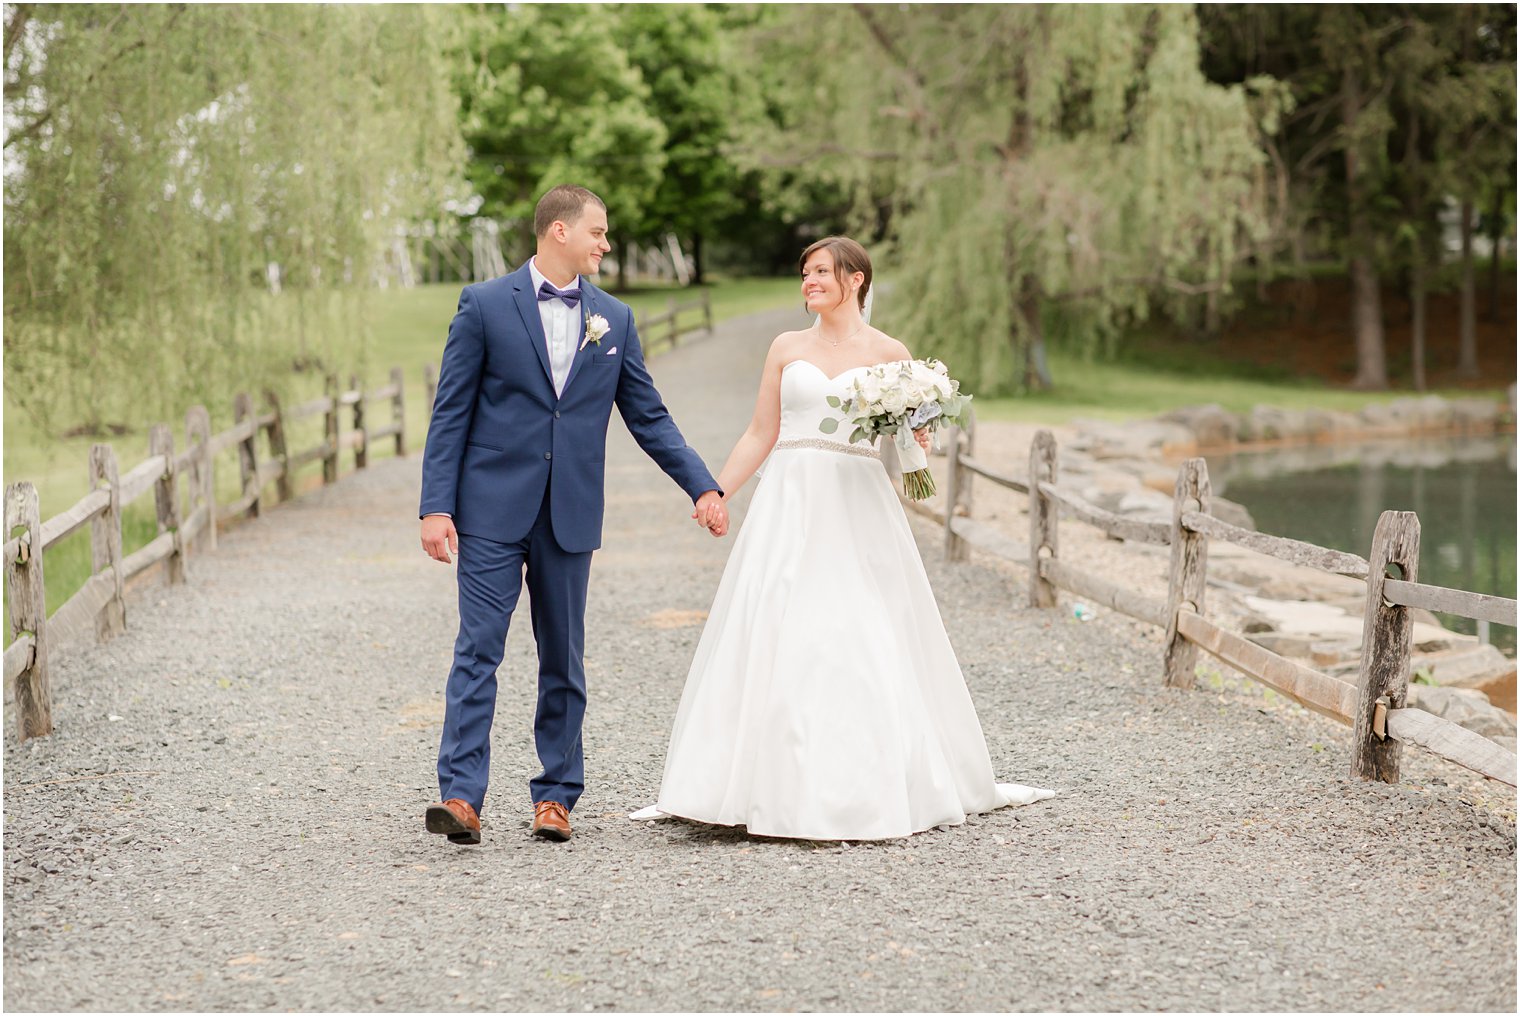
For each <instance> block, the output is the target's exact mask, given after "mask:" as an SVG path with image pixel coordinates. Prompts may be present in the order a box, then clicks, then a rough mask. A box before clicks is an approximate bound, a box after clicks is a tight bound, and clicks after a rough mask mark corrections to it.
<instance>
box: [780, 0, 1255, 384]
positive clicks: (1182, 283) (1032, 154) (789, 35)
mask: <svg viewBox="0 0 1520 1016" xmlns="http://www.w3.org/2000/svg"><path fill="white" fill-rule="evenodd" d="M790 17H791V21H790V22H789V23H783V24H782V25H781V27H780V30H779V31H776V32H772V33H771V34H769V35H767V36H765V37H763V38H761V39H759V40H757V43H756V49H757V50H758V51H760V52H761V54H762V57H763V58H765V59H777V58H778V57H779V56H781V55H782V54H790V56H791V59H790V60H789V62H788V63H787V64H786V66H787V67H788V69H789V74H788V77H787V80H788V81H789V82H790V83H791V88H790V92H789V94H788V97H787V103H788V105H789V107H790V109H789V112H788V121H789V122H788V123H787V124H786V130H785V132H784V133H782V134H778V135H777V136H775V137H773V138H772V139H771V141H770V142H769V144H770V145H771V146H773V147H774V148H775V149H776V150H784V151H793V152H796V153H798V155H799V156H800V157H801V160H803V164H804V165H806V166H807V167H808V169H809V170H810V171H812V172H814V173H816V174H818V175H820V176H823V177H825V178H833V179H837V180H838V181H840V182H841V183H842V184H843V185H845V186H847V187H848V188H849V190H850V193H851V194H852V197H853V205H854V208H855V212H856V223H857V226H859V227H861V228H862V229H864V230H866V231H867V232H869V231H870V230H871V228H872V227H878V226H879V227H884V232H885V238H886V239H887V240H888V253H889V255H890V258H891V260H892V262H893V263H894V264H895V265H896V267H897V274H898V276H899V278H900V287H899V290H898V291H897V292H895V293H894V294H893V296H892V299H891V304H890V307H888V308H887V312H888V313H890V315H891V318H890V323H891V326H892V327H893V328H894V329H895V330H896V331H897V332H898V333H899V334H900V335H902V337H903V338H905V339H906V340H907V341H909V343H910V344H911V345H913V346H914V348H915V349H917V350H919V351H922V352H925V353H931V354H934V355H937V356H940V357H941V358H943V359H944V360H945V361H946V362H947V363H949V364H950V366H951V368H952V370H954V371H955V373H956V374H957V376H958V377H961V378H962V379H963V380H965V382H966V384H967V387H968V389H970V390H974V391H978V392H984V393H987V394H993V393H998V392H1007V391H1012V390H1016V389H1019V388H1021V387H1034V386H1044V385H1049V384H1050V383H1051V380H1052V379H1051V378H1050V375H1049V372H1048V370H1047V368H1046V366H1045V358H1044V344H1045V334H1046V330H1047V326H1048V325H1055V324H1059V325H1060V327H1061V328H1062V329H1063V330H1065V331H1068V332H1070V333H1071V334H1073V335H1074V336H1077V337H1078V338H1080V340H1081V341H1083V342H1085V343H1087V344H1088V347H1089V348H1093V347H1094V346H1095V345H1096V344H1097V343H1098V342H1099V341H1101V340H1103V339H1112V337H1113V336H1114V335H1115V334H1116V333H1117V330H1118V328H1119V326H1120V325H1122V324H1125V323H1129V322H1134V321H1137V320H1140V319H1143V318H1145V317H1146V316H1147V315H1148V314H1149V313H1151V312H1152V310H1153V309H1154V308H1156V307H1158V306H1160V307H1165V308H1170V309H1173V310H1178V309H1180V308H1183V307H1185V306H1188V305H1191V304H1192V303H1193V302H1195V301H1196V300H1197V299H1198V298H1199V297H1200V296H1202V295H1204V294H1206V293H1208V292H1211V291H1226V290H1227V289H1228V286H1229V280H1230V276H1231V272H1232V271H1233V269H1234V268H1235V266H1236V264H1237V262H1238V261H1239V260H1240V258H1241V257H1242V255H1243V253H1244V252H1246V251H1248V250H1249V249H1250V246H1249V245H1250V244H1251V243H1252V242H1253V241H1254V240H1255V239H1256V238H1257V237H1259V236H1261V235H1263V234H1264V232H1265V226H1266V221H1265V214H1266V207H1267V194H1266V186H1265V182H1266V178H1265V173H1264V169H1263V162H1264V157H1263V155H1262V152H1261V148H1260V144H1259V140H1258V135H1259V132H1260V129H1261V123H1262V118H1263V117H1266V124H1267V126H1268V127H1270V126H1271V123H1270V116H1271V114H1272V113H1273V111H1274V110H1275V104H1274V101H1273V100H1272V98H1271V93H1270V90H1269V94H1267V95H1266V96H1259V97H1255V98H1257V99H1259V100H1260V101H1257V102H1256V103H1255V105H1254V106H1253V93H1252V92H1251V91H1250V90H1249V89H1247V88H1244V87H1221V86H1218V85H1214V84H1211V83H1209V82H1208V81H1207V80H1205V79H1204V77H1203V75H1202V73H1201V71H1200V68H1199V52H1198V45H1197V34H1198V33H1197V24H1196V21H1195V20H1194V17H1193V15H1192V13H1191V12H1190V10H1188V9H1186V8H1178V7H1169V6H1164V7H1159V8H1151V7H1122V8H1116V7H1075V6H1067V5H1043V6H1027V7H1004V6H959V5H951V6H932V7H928V6H926V7H919V6H913V5H907V6H900V7H886V6H867V5H856V6H855V7H854V8H853V9H843V10H837V9H828V8H822V9H821V8H807V9H806V10H805V11H798V12H793V13H791V15H790ZM783 146H785V147H783ZM764 147H765V146H764V144H761V145H760V146H759V150H760V151H762V152H763V150H764Z"/></svg>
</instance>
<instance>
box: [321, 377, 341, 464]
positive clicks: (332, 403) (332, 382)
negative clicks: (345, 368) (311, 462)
mask: <svg viewBox="0 0 1520 1016" xmlns="http://www.w3.org/2000/svg"><path fill="white" fill-rule="evenodd" d="M327 399H328V406H327V421H326V426H325V428H324V430H323V432H324V434H325V435H326V441H327V449H326V453H325V454H324V455H323V456H322V482H323V484H329V483H337V482H338V409H339V406H338V375H336V374H329V375H327Z"/></svg>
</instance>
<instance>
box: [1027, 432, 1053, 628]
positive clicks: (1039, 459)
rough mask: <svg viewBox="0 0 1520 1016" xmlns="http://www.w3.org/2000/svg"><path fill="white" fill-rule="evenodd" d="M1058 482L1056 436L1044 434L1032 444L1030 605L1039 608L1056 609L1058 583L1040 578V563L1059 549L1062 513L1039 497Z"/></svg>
mask: <svg viewBox="0 0 1520 1016" xmlns="http://www.w3.org/2000/svg"><path fill="white" fill-rule="evenodd" d="M1055 482H1056V439H1055V435H1054V434H1052V433H1051V432H1050V431H1048V430H1041V431H1038V432H1037V433H1036V434H1035V436H1034V440H1033V441H1032V442H1030V444H1029V602H1030V603H1031V604H1032V605H1034V606H1036V607H1054V606H1055V605H1056V587H1055V583H1053V582H1051V581H1050V580H1049V579H1047V578H1046V577H1045V576H1044V575H1042V574H1040V561H1041V559H1042V558H1045V557H1052V558H1053V557H1055V556H1056V552H1057V550H1058V547H1059V544H1058V542H1057V538H1056V537H1057V532H1056V523H1057V519H1058V518H1059V512H1060V509H1059V508H1058V507H1057V505H1056V503H1055V501H1054V500H1052V499H1051V498H1049V497H1047V496H1046V495H1044V494H1042V493H1040V484H1042V483H1055ZM1043 551H1049V553H1048V554H1045V553H1042V552H1043Z"/></svg>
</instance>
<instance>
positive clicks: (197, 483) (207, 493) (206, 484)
mask: <svg viewBox="0 0 1520 1016" xmlns="http://www.w3.org/2000/svg"><path fill="white" fill-rule="evenodd" d="M185 443H186V444H187V445H192V446H194V448H195V455H193V456H192V457H191V459H190V489H191V490H192V491H193V492H194V493H192V494H191V495H190V500H191V502H192V503H193V502H195V501H197V500H198V501H199V502H200V506H203V507H205V509H206V524H205V526H204V527H202V529H201V532H203V533H204V534H205V536H204V537H203V539H204V540H205V543H204V544H203V545H202V549H203V550H207V551H211V550H215V549H216V472H215V469H214V467H213V465H212V463H213V461H214V456H213V455H212V454H211V413H210V412H209V411H208V410H207V409H206V407H205V406H191V407H190V408H189V409H188V410H187V411H186V412H185ZM194 511H195V509H192V510H191V512H190V513H189V514H194Z"/></svg>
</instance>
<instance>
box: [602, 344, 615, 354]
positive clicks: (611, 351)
mask: <svg viewBox="0 0 1520 1016" xmlns="http://www.w3.org/2000/svg"><path fill="white" fill-rule="evenodd" d="M616 352H617V347H616V346H613V347H612V348H611V349H609V350H607V352H605V353H603V354H602V355H603V356H611V355H612V354H613V353H616Z"/></svg>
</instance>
